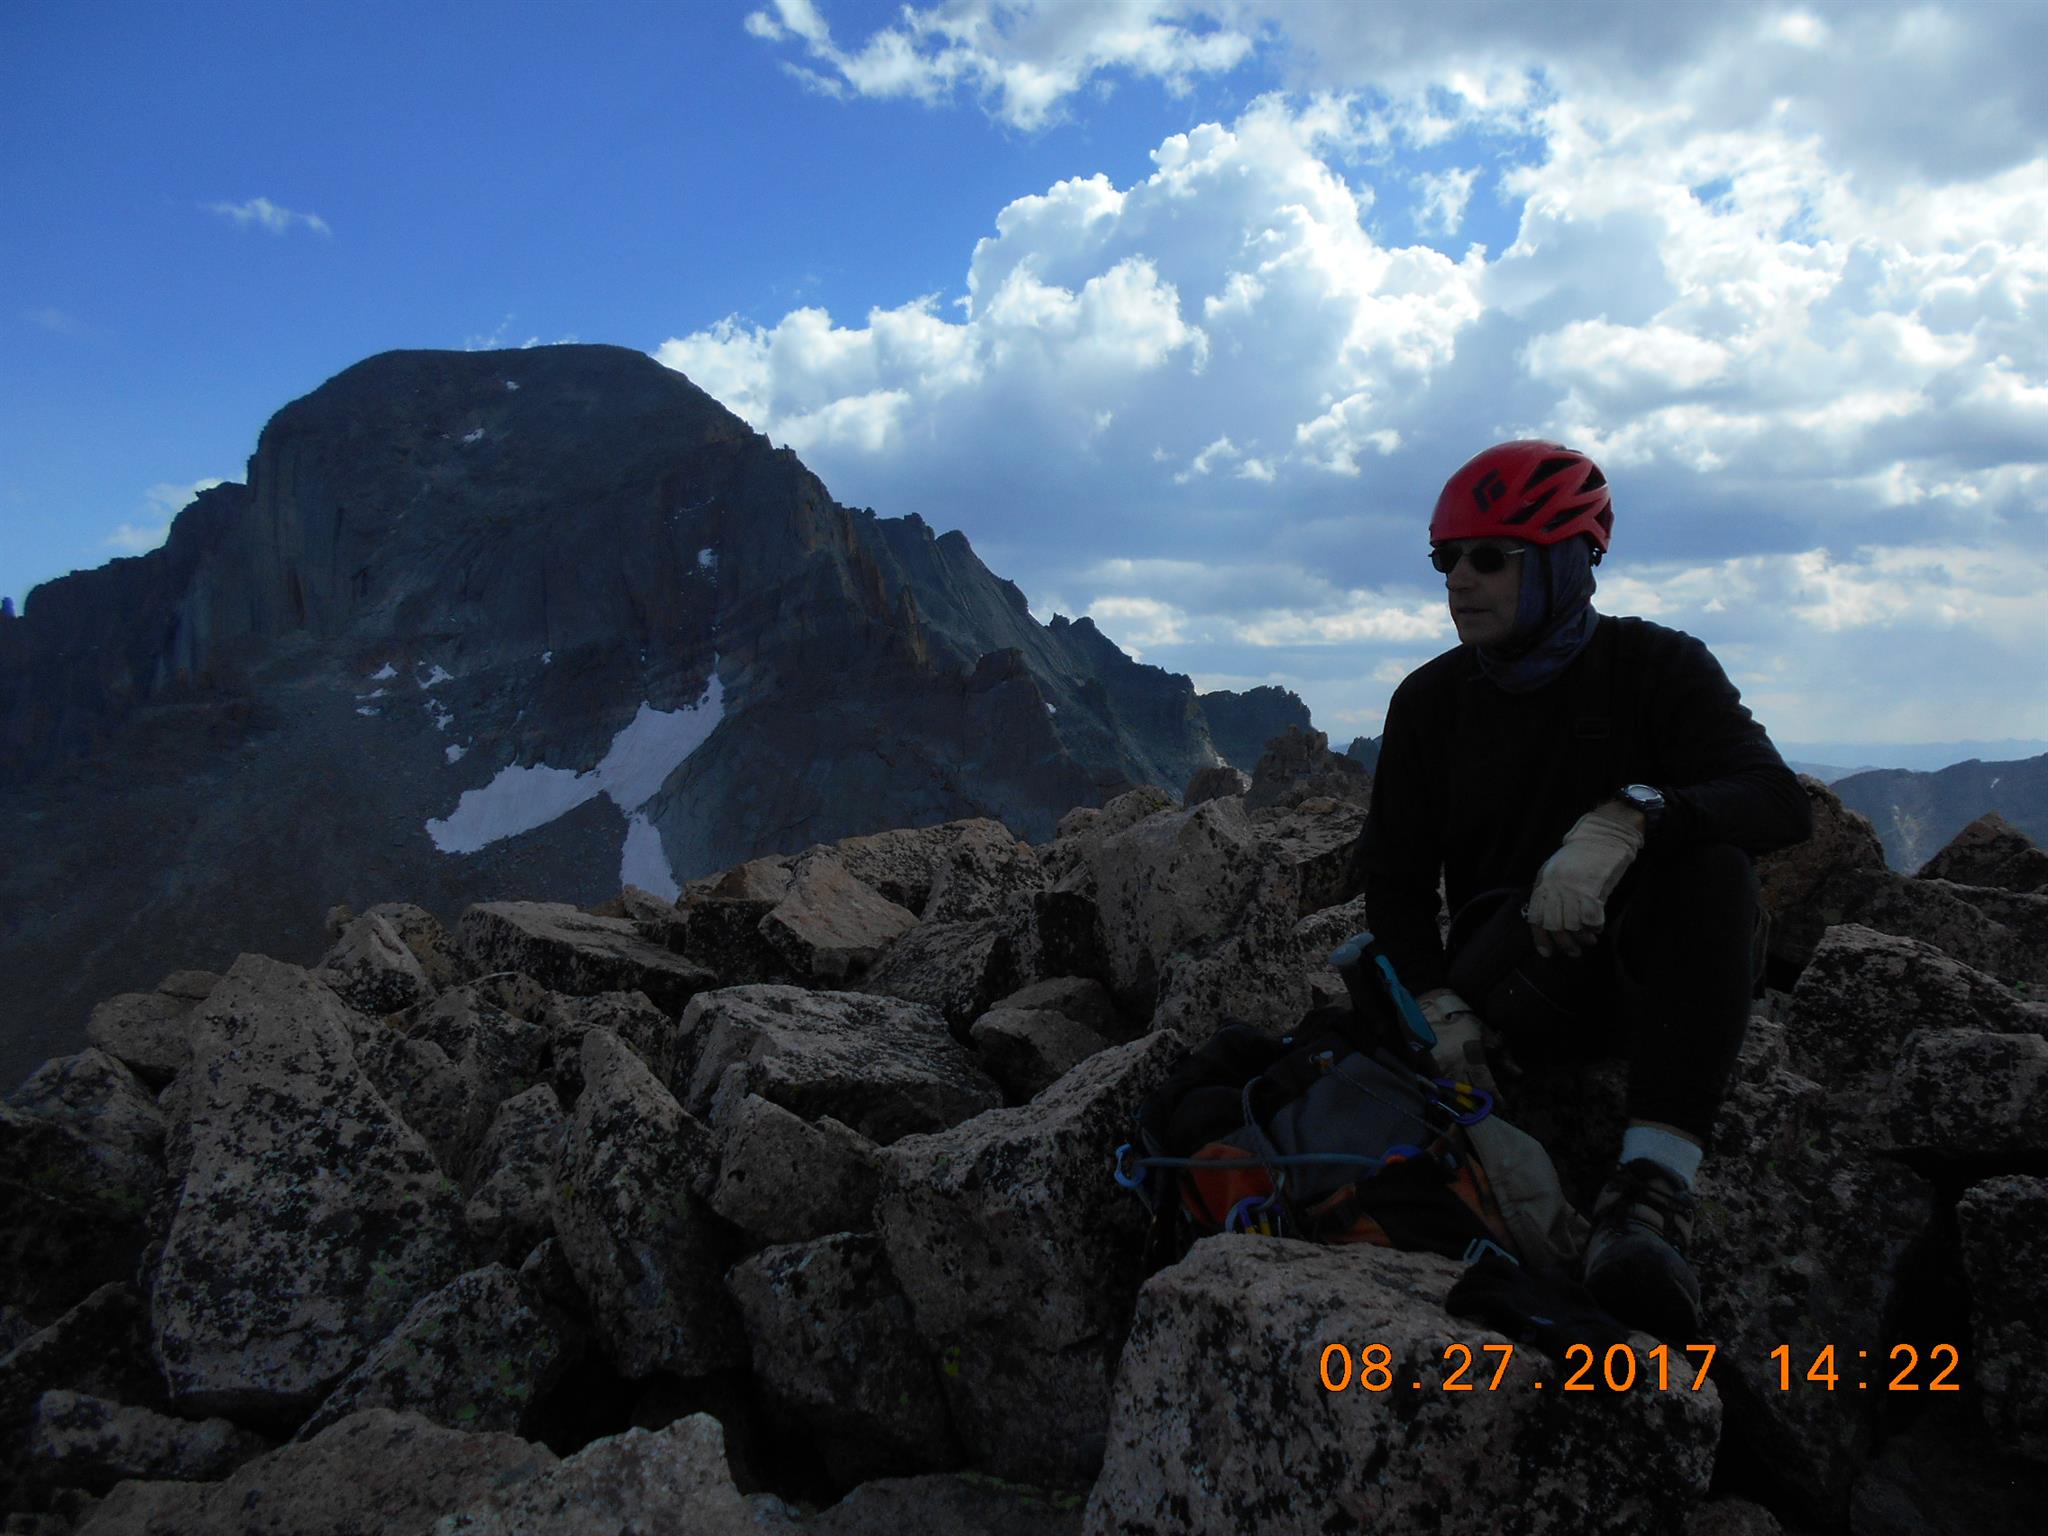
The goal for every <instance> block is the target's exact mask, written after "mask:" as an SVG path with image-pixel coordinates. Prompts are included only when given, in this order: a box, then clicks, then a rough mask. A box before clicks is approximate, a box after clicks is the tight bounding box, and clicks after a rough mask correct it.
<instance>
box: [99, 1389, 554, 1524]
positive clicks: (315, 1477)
mask: <svg viewBox="0 0 2048 1536" xmlns="http://www.w3.org/2000/svg"><path fill="white" fill-rule="evenodd" d="M555 1464H556V1458H555V1455H554V1453H553V1452H552V1451H550V1450H549V1449H548V1448H547V1447H546V1446H544V1445H530V1444H528V1443H527V1442H526V1441H524V1440H521V1439H520V1438H519V1437H518V1436H517V1435H502V1434H465V1433H464V1432H463V1431H461V1430H459V1429H446V1428H443V1427H442V1426H441V1425H439V1424H436V1423H433V1422H432V1421H431V1420H429V1419H425V1418H422V1417H421V1416H420V1415H418V1414H416V1413H393V1412H392V1411H391V1410H390V1409H388V1408H372V1409H369V1410H367V1411H365V1412H363V1413H359V1414H357V1415H356V1416H355V1417H354V1418H351V1419H346V1420H344V1421H343V1422H341V1423H339V1424H336V1425H334V1426H333V1427H332V1428H331V1429H329V1430H327V1431H326V1433H324V1434H321V1435H318V1436H316V1437H315V1438H313V1439H312V1440H308V1441H306V1442H304V1443H302V1444H293V1445H287V1446H284V1447H282V1448H281V1449H279V1450H275V1451H272V1452H271V1453H270V1454H269V1455H267V1456H259V1457H257V1458H256V1459H255V1460H254V1461H251V1462H248V1463H246V1464H244V1465H243V1466H241V1467H239V1468H237V1469H236V1470H235V1472H234V1473H233V1474H232V1475H231V1476H229V1477H228V1478H226V1479H225V1480H223V1481H221V1482H217V1483H175V1482H127V1483H122V1484H120V1485H119V1486H117V1487H116V1488H115V1489H114V1491H113V1492H112V1493H110V1494H108V1495H107V1497H106V1499H105V1501H104V1502H103V1503H101V1504H100V1506H99V1507H98V1508H97V1509H95V1510H94V1511H93V1513H92V1515H91V1517H90V1518H89V1519H88V1520H87V1521H86V1522H85V1524H84V1525H82V1526H81V1527H80V1528H79V1536H372V1533H376V1536H426V1533H427V1532H428V1531H430V1530H432V1529H433V1527H434V1524H435V1522H436V1521H437V1520H438V1519H440V1518H441V1517H442V1516H443V1515H445V1514H446V1513H447V1512H448V1511H449V1510H451V1509H461V1508H464V1507H467V1506H469V1505H470V1504H472V1503H476V1502H481V1501H482V1500H484V1499H487V1498H489V1497H491V1496H492V1495H493V1493H494V1492H496V1491H498V1490H500V1489H502V1488H505V1487H508V1486H518V1485H520V1484H523V1483H525V1482H527V1481H529V1480H531V1479H533V1478H535V1477H538V1476H539V1475H540V1474H541V1473H542V1472H544V1471H546V1470H547V1469H549V1468H551V1467H553V1466H554V1465H555ZM532 1529H535V1530H538V1529H540V1527H532Z"/></svg>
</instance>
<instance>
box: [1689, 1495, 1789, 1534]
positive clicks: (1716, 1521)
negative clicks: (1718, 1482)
mask: <svg viewBox="0 0 2048 1536" xmlns="http://www.w3.org/2000/svg"><path fill="white" fill-rule="evenodd" d="M1784 1529H1785V1528H1784V1527H1783V1526H1782V1525H1780V1524H1778V1517H1777V1516H1776V1515H1774V1514H1772V1513H1771V1512H1770V1511H1769V1510H1768V1509H1766V1508H1764V1506H1763V1505H1761V1504H1753V1503H1751V1502H1750V1501H1749V1500H1748V1499H1716V1500H1714V1501H1713V1502H1712V1503H1711V1504H1702V1505H1700V1507H1699V1508H1698V1509H1695V1510H1694V1511H1693V1512H1692V1513H1691V1514H1690V1515H1687V1516H1686V1517H1685V1530H1684V1536H1783V1532H1784Z"/></svg>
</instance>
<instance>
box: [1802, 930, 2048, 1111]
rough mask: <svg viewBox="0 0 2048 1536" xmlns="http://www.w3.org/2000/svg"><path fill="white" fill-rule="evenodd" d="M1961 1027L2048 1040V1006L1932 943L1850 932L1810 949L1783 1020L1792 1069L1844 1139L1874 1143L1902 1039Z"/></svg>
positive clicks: (1835, 933) (1830, 936)
mask: <svg viewBox="0 0 2048 1536" xmlns="http://www.w3.org/2000/svg"><path fill="white" fill-rule="evenodd" d="M1963 1028H1976V1029H1985V1030H1992V1031H1995V1032H1997V1033H2000V1034H2013V1033H2019V1032H2028V1033H2033V1034H2042V1033H2048V1003H2030V1002H2027V1001H2025V1000H2023V999H2022V998H2021V997H2019V996H2018V995H2017V994H2015V992H2014V991H2013V989H2012V988H2011V987H2008V986H2002V985H2000V983H1999V982H1998V981H1997V980H1995V979H1994V978H1992V977H1990V976H1986V975H1984V974H1983V973H1982V972H1980V971H1975V970H1972V969H1971V968H1970V967H1969V966H1967V965H1964V964H1962V963H1961V962H1959V961H1956V960H1954V959H1951V958H1950V957H1949V956H1947V955H1945V954H1943V953H1942V952H1941V951H1940V950H1938V949H1936V948H1934V947H1933V946H1932V945H1930V944H1925V943H1922V942H1920V941H1919V940H1916V939H1908V938H1900V937H1897V936H1895V935H1892V934H1885V933H1879V932H1877V931H1876V930H1875V929H1871V928H1863V927H1859V926H1857V925H1854V924H1844V925H1842V926H1840V927H1836V928H1831V929H1829V930H1828V932H1827V936H1826V937H1825V938H1824V939H1823V940H1822V941H1821V942H1820V944H1819V945H1818V946H1817V947H1816V948H1815V949H1814V951H1813V956H1812V959H1811V961H1810V963H1809V964H1808V965H1807V967H1806V969H1805V971H1803V972H1802V973H1801V974H1800V977H1799V983H1798V985H1797V986H1796V987H1794V988H1793V991H1792V1006H1791V1011H1790V1014H1789V1016H1788V1017H1787V1019H1786V1021H1785V1029H1786V1040H1787V1043H1788V1045H1789V1046H1790V1048H1791V1053H1792V1065H1793V1067H1794V1068H1795V1069H1796V1070H1797V1071H1799V1072H1801V1073H1803V1074H1804V1075H1806V1076H1808V1077H1811V1078H1813V1079H1814V1080H1815V1081H1816V1082H1818V1083H1820V1084H1821V1085H1822V1086H1823V1087H1825V1088H1826V1089H1827V1090H1828V1094H1829V1112H1830V1116H1831V1118H1832V1119H1833V1121H1834V1123H1835V1125H1836V1127H1837V1129H1838V1131H1839V1133H1840V1134H1842V1135H1844V1136H1849V1137H1852V1138H1855V1139H1860V1140H1863V1141H1866V1142H1870V1143H1873V1144H1874V1143H1875V1141H1876V1139H1877V1138H1878V1137H1880V1136H1882V1135H1883V1134H1884V1115H1885V1111H1886V1094H1887V1091H1888V1085H1889V1084H1890V1081H1891V1073H1892V1067H1893V1064H1894V1063H1895V1062H1896V1061H1897V1059H1898V1055H1899V1051H1900V1048H1901V1047H1902V1046H1903V1045H1904V1043H1905V1040H1906V1037H1907V1036H1908V1035H1910V1034H1912V1033H1913V1032H1914V1031H1915V1030H1922V1029H1930V1030H1946V1029H1963Z"/></svg>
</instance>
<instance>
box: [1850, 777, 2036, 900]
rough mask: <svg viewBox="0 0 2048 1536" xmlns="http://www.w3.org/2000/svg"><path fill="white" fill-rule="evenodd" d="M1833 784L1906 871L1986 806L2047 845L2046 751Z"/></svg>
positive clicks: (1894, 864)
mask: <svg viewBox="0 0 2048 1536" xmlns="http://www.w3.org/2000/svg"><path fill="white" fill-rule="evenodd" d="M1833 787H1834V791H1835V793H1836V794H1838V795H1840V796H1841V797H1842V803H1843V804H1844V805H1846V806H1848V807H1849V809H1850V810H1852V811H1860V812H1862V813H1863V814H1864V815H1865V816H1868V817H1869V818H1870V823H1871V825H1872V826H1873V827H1875V828H1876V829H1877V835H1878V839H1879V840H1880V841H1881V842H1882V843H1883V844H1884V856H1885V862H1886V863H1887V864H1889V865H1890V866H1891V867H1892V868H1893V869H1896V870H1900V871H1902V872H1903V873H1906V874H1917V873H1918V872H1919V870H1920V866H1921V865H1923V864H1925V863H1926V862H1927V861H1928V860H1929V859H1931V858H1933V857H1934V855H1935V854H1937V853H1939V852H1941V850H1942V849H1943V848H1944V847H1946V846H1947V844H1948V842H1949V840H1950V839H1951V838H1953V837H1954V836H1955V835H1956V834H1957V833H1958V832H1960V831H1962V829H1963V828H1964V827H1966V826H1968V825H1969V824H1970V823H1971V822H1973V821H1975V820H1976V819H1977V818H1978V817H1979V816H1982V815H1983V814H1984V813H1985V812H1986V811H1996V812H1998V814H1999V815H2001V816H2003V817H2004V818H2005V819H2006V820H2007V821H2009V822H2011V823H2012V824H2013V825H2014V826H2015V827H2017V828H2019V829H2020V831H2022V832H2024V833H2026V835H2027V836H2028V837H2030V838H2032V839H2033V841H2034V843H2035V845H2036V846H2037V847H2048V754H2043V755H2042V756H2039V757H2030V758H2022V759H2020V760H2018V761H2014V762H1994V763H1985V762H1978V761H1976V760H1975V759H1972V760H1971V761H1969V762H1964V763H1952V764H1950V765H1949V766H1948V767H1946V768H1943V769H1942V770H1940V771H1939V772H1938V773H1916V772H1913V771H1911V770H1909V769H1899V768H1880V769H1876V770H1874V771H1872V772H1868V773H1856V774H1851V775H1850V776H1849V777H1848V778H1845V779H1838V780H1836V781H1835V783H1834V786H1833Z"/></svg>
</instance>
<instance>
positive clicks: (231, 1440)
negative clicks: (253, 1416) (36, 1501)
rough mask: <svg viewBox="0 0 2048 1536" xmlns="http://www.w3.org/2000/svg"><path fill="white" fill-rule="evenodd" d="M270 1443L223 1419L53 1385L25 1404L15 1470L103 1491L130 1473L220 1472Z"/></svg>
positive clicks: (200, 1476) (186, 1476) (187, 1477)
mask: <svg viewBox="0 0 2048 1536" xmlns="http://www.w3.org/2000/svg"><path fill="white" fill-rule="evenodd" d="M269 1449H270V1442H269V1441H268V1440H265V1439H264V1438H263V1437H262V1436H261V1435H256V1434H251V1433H250V1432H249V1431H248V1430H246V1429H242V1428H240V1427H239V1426H237V1425H235V1424H233V1423H230V1422H229V1421H228V1420H226V1419H203V1420H199V1421H197V1422H194V1421H192V1420H190V1419H174V1418H171V1417H170V1416H168V1415H167V1414H162V1413H158V1412H156V1411H155V1410H154V1409H150V1408H137V1407H133V1406H131V1405H129V1404H125V1403H114V1402H108V1401H107V1400H106V1399H105V1398H100V1397H91V1396H88V1395H86V1394H85V1393H82V1392H67V1391H52V1392H45V1393H44V1394H43V1395H42V1396H41V1397H40V1398H38V1399H37V1400H36V1403H35V1406H34V1407H33V1408H31V1409H30V1410H29V1416H28V1425H27V1428H26V1429H25V1430H24V1431H23V1432H22V1438H21V1443H20V1451H19V1455H20V1473H21V1475H22V1476H23V1477H24V1478H25V1479H27V1480H29V1481H31V1482H38V1483H54V1484H61V1485H63V1486H66V1487H71V1488H87V1489H90V1490H92V1491H93V1492H95V1493H105V1492H106V1491H107V1490H108V1489H110V1488H112V1487H113V1486H114V1484H116V1483H118V1482H120V1481H121V1480H122V1479H124V1478H131V1477H134V1478H167V1479H177V1480H180V1481H187V1482H199V1481H206V1480H210V1479H213V1478H218V1477H225V1476H227V1475H228V1473H230V1472H232V1471H233V1470H234V1469H235V1468H236V1467H238V1466H240V1465H241V1464H242V1463H243V1462H245V1461H248V1460H250V1459H251V1458H252V1457H255V1456H260V1455H262V1454H263V1453H264V1452H265V1451H268V1450H269Z"/></svg>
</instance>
